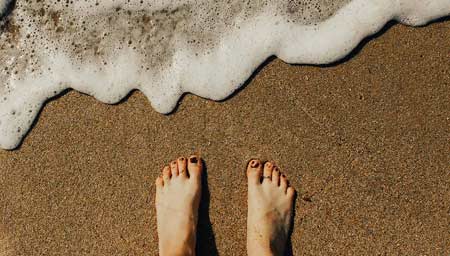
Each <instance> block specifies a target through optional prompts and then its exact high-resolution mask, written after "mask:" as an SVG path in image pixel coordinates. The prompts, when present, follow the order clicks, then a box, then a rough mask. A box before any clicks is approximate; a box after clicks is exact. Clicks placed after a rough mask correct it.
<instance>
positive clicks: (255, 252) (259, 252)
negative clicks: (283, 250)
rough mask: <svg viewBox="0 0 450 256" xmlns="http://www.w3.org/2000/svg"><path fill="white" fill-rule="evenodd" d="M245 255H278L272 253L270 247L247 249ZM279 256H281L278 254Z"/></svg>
mask: <svg viewBox="0 0 450 256" xmlns="http://www.w3.org/2000/svg"><path fill="white" fill-rule="evenodd" d="M247 255H248V256H277V255H278V254H276V253H274V252H273V251H272V250H271V249H270V247H268V248H265V247H253V248H251V247H247ZM280 255H281V254H280Z"/></svg>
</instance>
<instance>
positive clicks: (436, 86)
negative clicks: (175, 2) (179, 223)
mask: <svg viewBox="0 0 450 256" xmlns="http://www.w3.org/2000/svg"><path fill="white" fill-rule="evenodd" d="M448 38H450V22H448V21H445V22H440V23H435V24H433V25H430V26H428V27H425V28H410V27H405V26H401V25H396V26H393V27H392V28H390V29H389V30H388V31H387V32H386V33H384V34H383V35H382V36H380V37H379V38H376V39H375V40H372V41H370V42H369V43H368V44H366V45H365V47H364V48H363V49H361V51H360V52H358V54H357V55H356V56H355V57H354V58H352V59H350V60H348V61H346V62H344V63H341V64H339V65H333V66H329V67H305V66H290V65H286V64H283V63H282V62H281V61H279V60H274V61H272V62H270V63H269V64H268V65H267V66H266V67H265V68H264V69H262V70H261V71H260V72H259V73H258V74H257V75H256V76H255V77H254V78H253V80H252V81H251V82H250V83H249V84H248V86H246V87H245V89H244V90H242V91H240V92H239V93H237V94H236V95H235V96H234V97H232V98H231V99H229V100H227V101H225V102H222V103H216V102H211V101H207V100H204V99H200V98H197V97H193V96H187V97H185V98H184V99H183V101H182V102H181V104H180V107H179V108H178V109H177V111H176V112H175V113H174V114H172V115H169V116H163V115H160V114H158V113H156V112H155V111H153V110H152V108H151V107H150V105H149V104H148V102H147V101H146V99H145V98H144V97H143V96H142V95H141V94H140V93H134V94H133V95H132V96H130V97H129V98H128V100H127V101H126V102H124V103H122V104H119V105H116V106H109V105H105V104H101V103H99V102H97V101H96V100H94V99H93V98H91V97H88V96H84V95H81V94H79V93H76V92H69V93H67V94H66V95H64V96H63V97H60V98H59V99H57V100H55V101H51V102H49V104H48V105H47V106H46V107H45V109H44V110H43V112H42V114H41V116H40V118H39V121H38V122H37V124H36V126H35V127H34V128H33V130H32V131H31V133H30V134H29V135H28V137H27V138H26V139H25V141H24V143H23V145H22V147H21V148H20V149H19V150H17V151H12V152H6V151H0V168H1V169H0V195H1V197H0V243H1V244H0V250H2V251H0V255H2V256H3V255H27V256H28V255H156V254H157V242H156V239H157V237H156V228H155V224H156V220H155V211H154V208H153V197H154V186H153V181H154V179H155V178H156V177H157V175H158V174H159V172H160V169H161V167H162V166H163V165H164V164H165V163H167V162H168V161H170V160H172V159H173V158H175V157H177V156H179V155H183V154H184V155H188V154H189V153H191V152H199V153H201V155H202V157H203V158H204V159H205V161H206V164H207V168H208V170H207V172H208V184H209V193H208V191H206V193H205V202H206V204H204V205H203V206H202V210H201V215H203V216H202V217H201V218H202V221H201V223H200V234H199V236H200V237H199V242H200V243H201V244H200V246H199V250H200V252H201V253H200V255H215V254H216V253H217V252H218V253H220V254H221V255H244V254H245V223H246V219H245V216H246V180H245V176H244V168H245V164H246V162H247V161H248V160H249V159H250V158H252V157H260V158H262V159H273V160H275V161H276V162H277V163H278V164H279V165H280V166H281V168H282V170H284V171H285V172H286V173H287V174H288V176H289V177H290V179H291V181H292V185H293V186H295V187H296V188H297V189H298V191H299V196H298V198H297V200H296V215H295V227H294V230H293V235H292V251H293V253H294V255H449V254H450V249H449V247H448V245H449V244H450V236H449V231H448V230H449V226H450V223H449V209H450V171H449V163H450V157H449V156H450V154H449V134H450V129H449V127H450V103H449V93H450V71H449V67H450V41H449V40H448ZM208 209H209V217H208V214H207V212H208Z"/></svg>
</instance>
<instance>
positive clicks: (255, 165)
mask: <svg viewBox="0 0 450 256" xmlns="http://www.w3.org/2000/svg"><path fill="white" fill-rule="evenodd" d="M261 175H262V164H261V161H260V160H258V159H253V160H251V161H250V162H249V163H248V166H247V177H248V182H249V184H260V181H261Z"/></svg>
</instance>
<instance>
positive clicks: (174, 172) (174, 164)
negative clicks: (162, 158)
mask: <svg viewBox="0 0 450 256" xmlns="http://www.w3.org/2000/svg"><path fill="white" fill-rule="evenodd" d="M170 172H171V173H172V177H177V176H178V164H177V161H172V162H171V163H170Z"/></svg>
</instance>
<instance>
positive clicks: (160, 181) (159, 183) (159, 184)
mask: <svg viewBox="0 0 450 256" xmlns="http://www.w3.org/2000/svg"><path fill="white" fill-rule="evenodd" d="M155 185H156V190H159V189H161V188H162V187H163V186H164V180H163V178H161V176H159V177H158V178H156V181H155Z"/></svg>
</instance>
